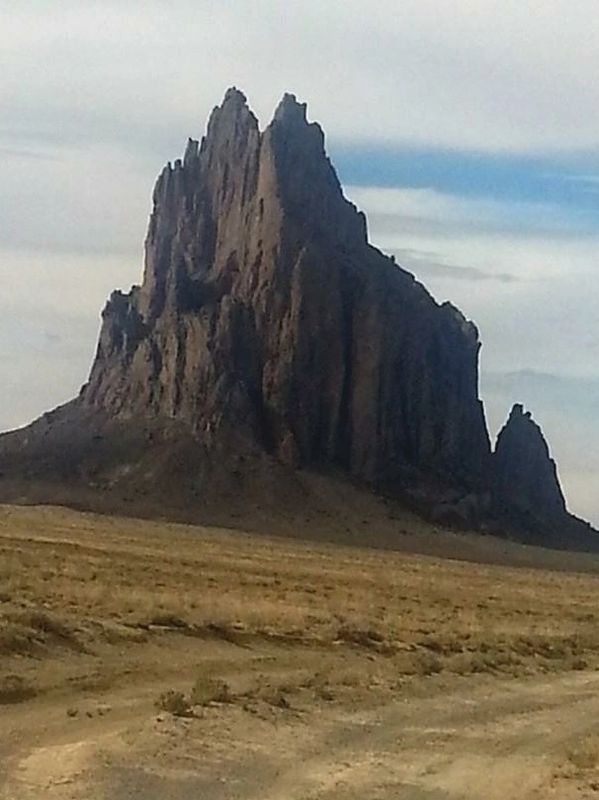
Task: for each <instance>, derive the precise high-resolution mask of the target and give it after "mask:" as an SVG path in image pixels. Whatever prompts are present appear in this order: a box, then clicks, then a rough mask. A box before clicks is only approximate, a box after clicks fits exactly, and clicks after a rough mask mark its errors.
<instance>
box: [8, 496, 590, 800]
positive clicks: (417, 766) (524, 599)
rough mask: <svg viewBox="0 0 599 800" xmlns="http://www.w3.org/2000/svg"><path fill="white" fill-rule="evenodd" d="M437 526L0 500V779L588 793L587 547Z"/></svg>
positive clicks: (130, 795) (443, 793)
mask: <svg viewBox="0 0 599 800" xmlns="http://www.w3.org/2000/svg"><path fill="white" fill-rule="evenodd" d="M422 535H423V536H424V534H422ZM431 535H432V534H431ZM437 535H440V536H446V537H447V538H446V539H444V540H443V541H444V542H446V543H447V544H446V548H447V554H448V555H449V554H451V552H452V549H453V550H455V551H456V552H460V553H468V551H469V548H470V549H471V550H472V552H475V551H479V550H480V551H482V549H485V548H486V550H485V555H486V561H488V562H489V561H493V560H501V561H502V562H503V563H501V564H492V563H487V564H475V563H472V562H470V563H467V562H464V561H457V560H451V559H449V558H445V559H441V558H436V557H431V556H423V555H414V554H409V553H400V552H390V551H381V550H372V549H368V548H366V547H362V548H360V547H347V546H342V545H323V544H315V543H306V542H302V541H295V540H290V539H283V538H281V539H277V538H275V537H270V538H266V537H255V536H249V535H247V534H244V533H243V532H241V531H232V530H228V531H227V530H220V529H208V528H197V527H196V528H194V527H189V526H183V525H172V524H168V523H160V522H154V523H152V522H147V521H138V520H132V519H120V518H116V517H102V516H95V515H91V514H79V513H76V512H73V511H66V510H64V509H58V508H18V507H11V506H3V507H0V798H1V800H33V798H35V799H36V800H37V798H42V797H43V798H49V800H67V799H70V800H75V798H77V800H79V799H81V800H83V798H85V799H86V800H87V799H88V798H101V799H102V800H104V798H105V799H106V800H108V798H110V800H138V799H139V800H141V799H142V798H143V800H159V798H160V800H162V798H172V800H187V798H195V797H201V798H206V799H207V800H228V799H229V798H231V800H233V798H238V799H239V800H250V798H251V800H316V798H331V799H332V798H335V799H336V800H346V799H347V800H349V798H364V797H368V798H374V800H377V798H378V799H379V800H383V799H386V798H406V799H407V800H421V799H422V798H433V799H436V800H450V799H453V798H456V800H457V799H458V798H460V799H463V798H467V799H468V800H475V799H476V800H478V799H479V798H480V799H481V800H482V799H483V798H484V799H485V800H492V799H493V798H502V799H503V798H519V799H520V798H522V800H526V799H527V798H535V799H536V798H538V799H539V800H540V799H541V798H549V799H551V798H560V800H562V799H563V800H569V798H582V797H592V796H595V794H598V793H599V672H597V671H596V669H597V667H598V666H599V626H598V624H597V622H598V614H599V612H598V609H597V595H598V590H599V576H598V575H597V574H596V571H597V570H598V569H599V561H598V560H597V559H594V558H591V557H582V556H577V557H576V558H575V559H574V558H572V559H571V558H569V557H568V556H566V555H564V554H561V555H560V558H559V559H558V558H557V557H556V554H553V553H550V552H545V551H540V550H539V551H534V550H531V549H530V548H527V549H525V548H520V547H518V546H516V545H510V544H505V543H500V544H499V543H497V542H495V541H492V540H488V541H487V540H484V541H483V543H482V544H481V539H480V538H478V539H474V538H472V541H470V540H469V538H468V537H466V536H463V537H455V538H454V537H451V536H450V535H449V534H437ZM560 559H561V560H560ZM510 560H512V561H513V562H514V563H518V564H522V563H529V564H530V563H532V562H534V561H536V562H537V563H538V568H532V567H530V566H528V567H523V566H509V565H507V564H506V563H505V562H506V561H510ZM558 566H562V567H565V566H567V567H569V568H570V569H569V570H568V571H565V570H564V569H562V570H558V569H556V567H558ZM575 567H576V568H577V570H578V571H574V568H575ZM583 570H584V571H583Z"/></svg>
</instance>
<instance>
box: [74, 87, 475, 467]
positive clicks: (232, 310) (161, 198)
mask: <svg viewBox="0 0 599 800" xmlns="http://www.w3.org/2000/svg"><path fill="white" fill-rule="evenodd" d="M103 318H104V324H103V328H102V333H101V337H100V344H99V347H98V352H97V357H96V361H95V364H94V366H93V369H92V372H91V376H90V380H89V384H88V385H87V386H86V387H85V388H84V390H83V394H82V399H83V403H84V404H85V405H87V406H91V407H93V408H100V409H102V410H104V411H107V412H108V413H109V414H110V415H116V416H121V417H125V416H127V417H128V416H139V415H143V416H146V417H147V416H157V417H166V418H175V419H178V420H181V421H184V422H186V423H187V424H189V425H190V426H191V428H192V429H193V431H194V433H195V434H196V435H198V436H199V437H200V438H201V439H202V441H203V442H205V443H206V444H207V445H208V446H210V445H211V444H213V443H215V442H216V441H218V439H219V437H220V436H221V435H222V434H224V433H226V432H227V430H229V431H230V430H231V429H233V430H234V431H235V432H236V434H239V433H240V432H243V434H244V435H245V437H246V438H247V439H248V440H251V441H252V442H254V443H258V444H259V445H260V446H261V447H263V448H265V449H266V450H267V451H269V452H272V453H273V454H275V455H276V456H277V458H278V459H280V460H282V461H284V462H286V463H288V464H291V465H294V466H297V465H307V464H314V463H330V464H337V465H339V466H341V467H343V468H345V469H347V470H348V471H349V472H351V474H353V475H355V476H357V477H360V478H364V479H366V480H368V481H393V480H395V479H397V478H398V477H401V476H402V475H405V474H407V473H408V472H410V471H413V470H416V471H418V472H424V473H427V474H429V475H435V476H442V477H443V479H444V480H445V481H448V482H450V483H454V482H458V483H460V482H461V483H464V482H466V483H472V482H476V481H479V480H480V478H481V475H483V474H484V473H485V471H486V469H487V462H488V458H489V441H488V436H487V431H486V426H485V421H484V416H483V409H482V406H481V403H480V400H479V398H478V366H477V363H478V352H479V347H480V344H479V340H478V334H477V330H476V328H475V326H474V325H473V324H472V323H470V322H468V321H467V320H466V319H465V318H464V317H463V316H462V314H461V313H460V312H459V311H458V310H457V309H455V308H454V307H453V306H451V305H450V304H444V305H442V306H439V305H438V304H437V303H436V302H435V301H434V300H433V298H432V297H431V296H430V295H429V294H428V293H427V291H426V290H425V289H424V288H423V287H422V286H421V285H420V284H419V283H417V282H416V281H415V280H414V278H413V276H412V275H410V274H409V273H407V272H405V271H404V270H402V269H401V268H399V267H398V266H396V265H395V264H394V263H393V261H392V260H390V259H389V258H387V257H385V256H384V255H382V254H381V253H380V252H379V251H378V250H376V249H375V248H374V247H372V246H371V245H369V244H368V240H367V234H366V221H365V218H364V215H363V214H361V213H360V212H359V211H358V210H357V209H356V208H355V206H354V205H352V204H351V203H350V202H348V201H347V200H346V199H345V198H344V196H343V193H342V190H341V187H340V184H339V181H338V179H337V176H336V174H335V172H334V170H333V168H332V166H331V164H330V162H329V160H328V158H327V156H326V153H325V150H324V136H323V133H322V131H321V129H320V127H319V126H318V125H316V124H314V123H308V122H307V120H306V107H305V105H303V104H299V103H298V102H297V101H296V99H295V97H293V96H292V95H285V97H284V98H283V100H282V102H281V103H280V105H279V107H278V109H277V111H276V113H275V116H274V119H273V121H272V122H271V124H270V125H269V126H268V127H267V128H266V130H265V131H264V132H263V133H262V132H260V130H259V127H258V123H257V120H256V118H255V117H254V115H253V114H252V112H251V111H250V109H249V108H248V106H247V104H246V100H245V97H244V96H243V94H241V92H239V91H237V90H236V89H231V90H229V91H228V92H227V94H226V96H225V99H224V102H223V104H222V105H221V106H220V107H219V108H216V109H215V110H214V112H213V113H212V116H211V117H210V121H209V123H208V129H207V133H206V136H205V137H204V139H203V140H202V142H201V144H198V143H197V142H195V141H193V140H190V141H189V143H188V145H187V149H186V152H185V156H184V158H183V159H182V161H176V162H175V164H174V166H171V165H169V166H167V167H166V168H165V169H164V171H163V172H162V174H161V175H160V177H159V179H158V182H157V184H156V187H155V190H154V210H153V212H152V216H151V220H150V226H149V231H148V236H147V240H146V265H145V273H144V279H143V283H142V286H141V287H140V288H135V289H133V291H132V292H131V293H130V294H129V295H126V296H125V295H121V294H114V295H113V296H112V298H111V300H110V302H109V303H108V305H107V307H106V309H105V311H104V314H103Z"/></svg>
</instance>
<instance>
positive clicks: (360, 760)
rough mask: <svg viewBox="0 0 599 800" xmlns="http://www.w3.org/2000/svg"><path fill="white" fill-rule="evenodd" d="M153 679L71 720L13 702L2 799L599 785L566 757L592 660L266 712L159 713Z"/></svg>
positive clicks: (545, 793)
mask: <svg viewBox="0 0 599 800" xmlns="http://www.w3.org/2000/svg"><path fill="white" fill-rule="evenodd" d="M154 690H155V687H153V686H149V687H144V688H143V689H138V690H136V691H134V692H128V693H123V694H121V695H120V696H118V697H117V698H115V700H116V702H115V703H114V706H113V707H112V708H111V710H110V711H108V712H106V713H105V714H104V715H102V716H95V717H94V718H91V719H90V718H88V717H87V716H85V715H84V716H82V717H81V718H80V719H77V720H73V721H70V722H69V724H66V723H65V714H64V708H63V707H62V706H58V707H57V706H52V704H49V705H41V706H39V707H35V706H32V707H26V706H21V707H19V709H18V710H16V711H14V712H13V713H12V715H11V717H10V725H9V727H10V728H11V729H12V735H11V736H9V739H8V740H9V741H10V740H11V739H12V741H13V742H14V744H13V745H10V744H9V745H8V746H7V744H6V740H5V743H4V748H5V753H4V758H3V763H4V765H5V776H4V783H3V785H2V789H1V790H0V797H1V798H2V800H33V798H39V797H44V798H49V800H67V798H68V800H75V798H76V799H77V800H83V798H102V799H104V798H106V800H108V798H111V799H112V800H129V799H130V798H131V799H133V798H135V800H138V799H139V800H142V798H143V799H144V800H159V798H160V799H161V800H162V799H163V798H172V800H187V799H188V798H192V797H202V798H206V799H207V800H229V798H231V799H232V798H239V800H308V798H310V799H311V798H331V800H332V799H333V798H334V799H335V800H349V799H350V798H356V800H357V798H364V797H368V798H379V799H380V800H383V798H385V799H386V798H394V799H395V798H402V799H403V800H425V799H426V800H429V799H430V800H450V798H456V799H457V798H460V800H465V799H468V800H470V799H472V800H483V799H484V800H494V798H497V799H498V800H499V798H501V800H504V799H505V798H518V799H519V800H528V798H531V800H532V798H535V800H536V799H537V798H539V800H540V798H560V800H567V799H568V798H580V797H592V796H594V795H595V792H594V791H593V788H594V787H596V788H597V789H598V790H599V783H595V781H596V780H598V777H597V772H596V770H595V768H594V767H593V768H591V769H586V767H587V765H586V764H583V765H582V768H581V767H580V766H576V765H575V764H574V763H572V761H571V758H572V753H576V752H577V750H578V749H580V748H585V747H586V748H587V749H588V743H589V742H590V741H594V739H593V737H594V736H595V734H596V733H597V732H599V676H597V675H596V674H595V673H592V674H589V673H580V674H577V675H571V676H566V677H564V676H561V677H552V678H551V679H547V680H532V679H528V680H525V681H508V682H505V681H497V680H493V679H489V678H488V677H486V678H484V679H479V680H476V681H473V680H472V679H470V680H466V679H459V680H458V679H452V680H451V681H450V682H449V683H448V682H447V680H443V679H441V678H430V679H428V680H426V681H423V682H422V683H421V684H420V685H419V687H418V688H417V689H415V690H414V691H413V692H411V693H410V694H409V695H407V696H405V697H403V698H398V699H397V700H395V701H393V702H391V703H389V704H387V705H385V706H382V707H379V708H375V709H369V710H364V709H362V710H353V711H348V710H343V709H340V708H338V707H331V706H329V707H327V706H324V705H323V706H319V707H312V708H302V707H301V704H299V705H298V707H297V708H293V707H292V708H291V709H285V710H281V711H280V713H278V714H276V715H272V716H270V717H267V716H266V715H262V714H259V713H251V712H249V711H244V710H243V709H241V708H239V707H236V706H214V707H211V708H209V709H206V711H205V712H204V713H203V715H202V716H201V718H195V719H177V718H173V717H168V716H158V717H157V716H156V713H155V712H154V711H153V710H152V706H151V697H152V696H153V694H154ZM419 695H420V696H419ZM6 721H7V722H8V720H6ZM39 730H43V731H44V732H43V733H42V734H39V733H38V731H39ZM17 742H18V744H17ZM7 750H8V751H10V752H6V751H7ZM591 755H592V754H591ZM574 761H576V758H575V757H574Z"/></svg>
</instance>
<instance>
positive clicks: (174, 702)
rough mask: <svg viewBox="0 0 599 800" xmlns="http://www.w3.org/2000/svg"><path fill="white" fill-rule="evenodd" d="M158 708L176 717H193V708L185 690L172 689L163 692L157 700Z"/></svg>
mask: <svg viewBox="0 0 599 800" xmlns="http://www.w3.org/2000/svg"><path fill="white" fill-rule="evenodd" d="M156 708H157V709H158V710H159V711H166V712H167V713H169V714H172V715H173V716H174V717H191V716H192V710H191V705H190V703H189V700H188V699H187V698H186V697H185V695H184V694H183V692H177V691H175V690H174V689H170V690H169V691H167V692H163V693H162V694H161V695H160V696H159V697H158V699H157V700H156Z"/></svg>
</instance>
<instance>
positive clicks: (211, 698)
mask: <svg viewBox="0 0 599 800" xmlns="http://www.w3.org/2000/svg"><path fill="white" fill-rule="evenodd" d="M232 700H233V695H232V694H231V688H230V687H229V685H228V684H227V683H225V681H221V680H218V679H216V678H210V677H208V676H206V675H198V677H197V678H196V681H195V683H194V685H193V686H192V689H191V694H190V702H191V705H193V706H206V705H208V703H212V702H215V703H231V702H232Z"/></svg>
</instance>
